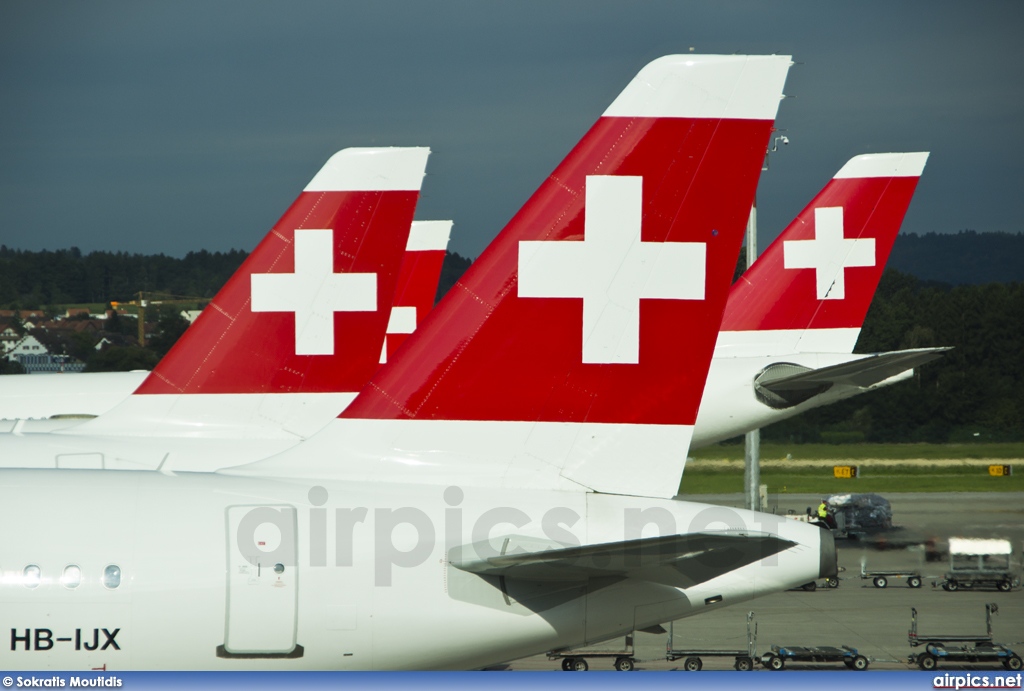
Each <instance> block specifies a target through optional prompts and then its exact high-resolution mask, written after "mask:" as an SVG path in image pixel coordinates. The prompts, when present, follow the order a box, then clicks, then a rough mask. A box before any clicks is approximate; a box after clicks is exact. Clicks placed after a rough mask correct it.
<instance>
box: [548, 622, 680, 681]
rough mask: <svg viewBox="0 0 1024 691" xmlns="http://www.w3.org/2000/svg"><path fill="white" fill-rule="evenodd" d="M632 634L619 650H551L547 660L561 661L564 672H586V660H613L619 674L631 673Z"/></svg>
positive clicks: (633, 662)
mask: <svg viewBox="0 0 1024 691" xmlns="http://www.w3.org/2000/svg"><path fill="white" fill-rule="evenodd" d="M663 630H664V629H663ZM633 653H634V648H633V634H629V635H628V636H626V643H625V645H624V646H623V647H622V648H621V649H619V650H602V649H599V648H597V649H580V650H573V649H569V650H551V651H548V659H549V660H561V661H562V669H563V670H564V671H566V672H586V671H587V670H588V669H590V664H589V663H588V662H587V659H588V658H591V659H593V658H605V659H613V660H614V662H613V663H612V664H613V666H614V667H615V669H616V670H618V671H620V672H632V671H633V669H634V668H635V667H636V658H635V657H634V654H633Z"/></svg>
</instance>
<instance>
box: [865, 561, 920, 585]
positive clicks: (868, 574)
mask: <svg viewBox="0 0 1024 691" xmlns="http://www.w3.org/2000/svg"><path fill="white" fill-rule="evenodd" d="M860 577H861V578H862V579H864V580H867V579H871V581H872V583H873V584H874V586H875V587H876V588H885V587H887V586H888V585H889V581H891V580H894V579H896V578H906V579H907V585H908V586H910V587H911V588H920V587H921V572H920V571H868V570H867V569H866V568H865V565H864V564H863V563H862V564H861V565H860Z"/></svg>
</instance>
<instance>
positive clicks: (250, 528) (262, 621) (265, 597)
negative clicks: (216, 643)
mask: <svg viewBox="0 0 1024 691" xmlns="http://www.w3.org/2000/svg"><path fill="white" fill-rule="evenodd" d="M226 519H227V569H228V577H227V622H226V633H225V641H224V651H225V652H226V653H227V654H229V655H243V656H246V657H258V656H265V655H266V656H275V657H276V656H284V655H288V654H289V653H293V652H294V651H295V650H296V648H297V646H296V631H297V628H298V619H297V614H298V584H299V579H298V563H299V559H298V556H299V555H298V533H297V529H296V512H295V507H293V506H285V505H276V506H230V507H228V509H227V516H226Z"/></svg>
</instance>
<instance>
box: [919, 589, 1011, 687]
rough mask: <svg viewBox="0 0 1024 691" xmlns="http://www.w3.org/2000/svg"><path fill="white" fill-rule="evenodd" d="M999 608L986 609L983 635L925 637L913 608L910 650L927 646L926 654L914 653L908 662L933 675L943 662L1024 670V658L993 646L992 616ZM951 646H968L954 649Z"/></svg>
mask: <svg viewBox="0 0 1024 691" xmlns="http://www.w3.org/2000/svg"><path fill="white" fill-rule="evenodd" d="M998 611H999V607H998V606H997V605H996V604H995V603H994V602H990V603H987V604H986V605H985V629H986V632H985V633H983V634H937V633H933V634H921V633H918V631H917V609H916V608H914V607H911V608H910V631H909V632H908V636H907V637H908V640H909V641H910V647H912V648H916V647H917V646H919V645H923V646H924V647H925V648H924V652H923V653H917V654H914V653H911V654H910V655H909V656H908V657H907V661H908V662H910V663H911V664H914V663H916V664H917V666H918V667H920V668H921V669H923V670H926V671H930V670H933V669H935V668H936V667H938V665H939V661H940V660H941V661H943V662H988V663H994V662H998V663H1000V664H1001V665H1002V666H1003V667H1004V668H1005V669H1008V670H1012V671H1017V670H1020V669H1021V668H1022V667H1024V661H1022V660H1021V657H1020V655H1018V654H1017V653H1015V652H1014V651H1012V650H1010V649H1009V648H1007V647H1006V646H1005V645H1003V644H1001V643H993V642H992V615H993V614H995V613H996V612H998ZM948 643H963V644H966V645H960V646H950V645H948Z"/></svg>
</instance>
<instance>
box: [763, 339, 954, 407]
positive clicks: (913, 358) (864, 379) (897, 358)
mask: <svg viewBox="0 0 1024 691" xmlns="http://www.w3.org/2000/svg"><path fill="white" fill-rule="evenodd" d="M947 350H952V348H948V347H946V348H912V349H910V350H896V351H893V352H889V353H877V354H875V355H867V356H865V357H862V358H860V359H858V360H853V361H851V362H844V363H842V364H840V365H832V366H830V367H821V368H819V369H812V370H807V371H805V372H798V373H796V374H788V375H784V376H781V377H779V378H771V379H767V378H761V379H758V381H757V385H758V386H759V387H760V388H762V389H768V390H769V391H771V392H773V393H776V394H778V395H780V396H785V395H786V394H790V393H793V392H797V391H803V390H806V389H817V388H820V387H822V386H826V385H833V386H858V387H861V388H867V387H869V386H874V385H875V384H878V383H880V382H883V381H885V380H886V379H888V378H889V377H893V376H895V375H897V374H900V373H901V372H905V371H907V370H909V369H913V368H914V367H918V366H920V365H923V364H925V363H926V362H931V361H932V360H937V359H938V358H940V357H942V354H943V353H945V352H946V351H947Z"/></svg>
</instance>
